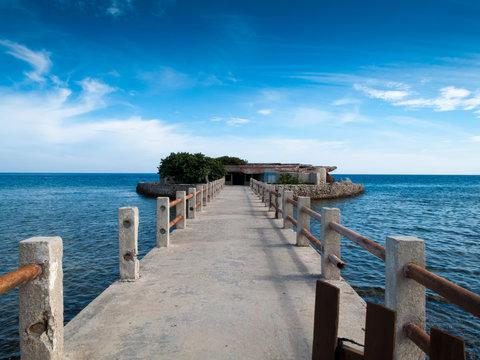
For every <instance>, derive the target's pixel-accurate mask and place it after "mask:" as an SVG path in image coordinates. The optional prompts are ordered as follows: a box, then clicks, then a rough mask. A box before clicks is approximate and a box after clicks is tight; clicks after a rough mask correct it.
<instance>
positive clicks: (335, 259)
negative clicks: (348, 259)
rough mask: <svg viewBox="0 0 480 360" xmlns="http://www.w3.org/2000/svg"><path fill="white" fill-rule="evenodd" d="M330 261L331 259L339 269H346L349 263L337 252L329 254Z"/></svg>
mask: <svg viewBox="0 0 480 360" xmlns="http://www.w3.org/2000/svg"><path fill="white" fill-rule="evenodd" d="M328 261H330V262H331V263H332V264H333V265H335V266H336V267H337V268H339V269H344V268H346V267H347V264H345V262H344V261H343V260H342V259H340V258H339V257H338V256H337V255H335V254H328Z"/></svg>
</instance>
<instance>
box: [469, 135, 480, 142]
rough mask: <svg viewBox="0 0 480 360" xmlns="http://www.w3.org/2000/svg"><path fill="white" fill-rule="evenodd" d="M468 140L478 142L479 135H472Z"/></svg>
mask: <svg viewBox="0 0 480 360" xmlns="http://www.w3.org/2000/svg"><path fill="white" fill-rule="evenodd" d="M470 140H472V141H474V142H480V136H472V137H471V138H470Z"/></svg>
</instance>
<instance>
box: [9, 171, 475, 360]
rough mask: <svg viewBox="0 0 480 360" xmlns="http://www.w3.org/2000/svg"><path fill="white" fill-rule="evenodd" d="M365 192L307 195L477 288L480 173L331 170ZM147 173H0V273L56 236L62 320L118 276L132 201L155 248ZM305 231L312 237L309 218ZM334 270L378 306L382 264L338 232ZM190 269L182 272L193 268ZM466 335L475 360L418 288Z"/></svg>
mask: <svg viewBox="0 0 480 360" xmlns="http://www.w3.org/2000/svg"><path fill="white" fill-rule="evenodd" d="M335 177H336V178H337V179H344V180H345V179H347V178H349V179H351V180H352V181H353V182H360V183H363V184H364V185H365V193H364V194H362V195H360V196H357V197H352V198H347V199H340V200H323V201H314V202H313V203H312V208H313V209H316V210H318V211H319V210H320V208H321V207H324V206H325V207H336V208H339V209H340V211H341V222H342V224H343V225H345V226H347V227H349V228H351V229H352V230H354V231H356V232H358V233H360V234H362V235H364V236H366V237H368V238H370V239H372V240H374V241H376V242H378V243H380V244H382V245H385V239H386V237H387V236H395V235H410V236H415V237H418V238H420V239H423V240H425V244H426V266H427V269H429V270H430V271H432V272H434V273H436V274H437V275H440V276H442V277H444V278H446V279H448V280H450V281H453V282H454V283H456V284H458V285H460V286H463V287H465V288H467V289H469V290H471V291H473V292H475V293H477V294H480V176H456V175H440V176H439V175H336V176H335ZM140 181H146V182H149V181H158V175H156V174H59V173H55V174H40V173H0V251H1V252H2V253H3V257H2V261H1V262H0V274H4V273H7V272H9V271H12V270H14V269H16V268H17V267H18V242H19V241H21V240H24V239H28V238H30V237H33V236H60V237H61V238H62V239H63V246H64V250H63V251H64V255H63V271H64V306H65V323H67V322H68V321H70V320H71V319H72V318H73V317H74V316H75V315H76V314H78V313H79V312H80V311H81V310H82V309H83V308H84V307H85V306H86V305H88V303H90V302H91V301H92V300H93V299H94V298H95V297H96V296H98V295H99V294H100V293H101V292H102V291H103V290H104V289H106V288H107V287H108V286H109V285H110V284H111V283H113V282H114V281H115V280H117V279H118V277H119V274H118V228H117V226H118V225H117V211H118V208H119V207H122V206H137V207H138V208H139V213H140V226H139V243H138V246H139V255H140V258H142V257H143V256H144V255H145V254H146V253H147V252H148V251H149V250H150V249H152V248H153V247H154V246H155V200H154V199H149V198H144V197H142V196H140V195H138V194H137V193H136V191H135V187H136V184H137V183H138V182H140ZM311 227H312V229H311V232H312V233H313V234H314V235H316V236H320V226H319V224H318V223H317V222H316V221H312V224H311ZM342 259H343V260H344V261H345V262H346V263H347V264H348V267H347V268H346V269H344V270H342V276H343V277H344V278H345V279H346V280H347V281H348V282H349V283H350V284H351V285H352V286H353V287H354V288H355V289H356V291H357V292H358V293H359V294H360V295H361V296H362V297H363V298H364V299H365V300H368V301H374V302H377V303H383V299H384V288H385V280H384V279H385V265H384V263H383V262H382V261H380V260H379V259H377V258H376V257H375V256H373V255H371V254H370V253H368V252H366V251H365V250H363V249H361V248H360V247H358V246H356V245H355V244H353V243H352V242H350V241H349V240H346V239H343V238H342ZM193 270H194V269H192V271H193ZM431 326H435V327H437V328H440V329H442V330H445V331H447V332H450V333H452V334H454V335H457V336H460V337H461V338H463V339H465V340H466V344H467V352H468V355H467V359H470V360H472V359H475V360H480V319H479V318H476V317H474V316H473V315H470V314H469V313H467V312H466V311H464V310H462V309H460V308H458V307H457V306H455V305H452V304H449V303H448V302H446V301H445V300H444V299H443V298H442V297H440V296H438V295H436V294H435V293H433V292H430V291H428V292H427V327H428V328H430V327H431ZM18 356H19V347H18V289H15V290H12V291H9V292H7V293H5V294H3V295H1V296H0V359H18Z"/></svg>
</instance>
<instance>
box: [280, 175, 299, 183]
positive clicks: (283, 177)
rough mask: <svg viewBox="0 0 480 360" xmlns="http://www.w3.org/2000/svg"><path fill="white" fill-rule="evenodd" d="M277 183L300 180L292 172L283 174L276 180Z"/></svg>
mask: <svg viewBox="0 0 480 360" xmlns="http://www.w3.org/2000/svg"><path fill="white" fill-rule="evenodd" d="M275 183H276V184H295V185H296V184H299V183H300V182H299V181H298V179H296V178H294V177H293V176H292V175H290V174H281V175H280V176H279V177H278V179H277V181H276V182H275Z"/></svg>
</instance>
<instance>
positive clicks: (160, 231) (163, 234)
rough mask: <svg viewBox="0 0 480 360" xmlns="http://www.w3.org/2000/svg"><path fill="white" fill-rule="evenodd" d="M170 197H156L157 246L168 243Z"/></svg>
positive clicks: (163, 245)
mask: <svg viewBox="0 0 480 360" xmlns="http://www.w3.org/2000/svg"><path fill="white" fill-rule="evenodd" d="M169 203H170V199H169V198H168V197H158V198H157V247H168V246H169V245H170V231H169V230H170V227H169V223H170V206H169Z"/></svg>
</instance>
